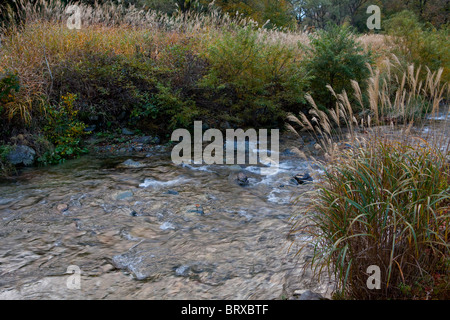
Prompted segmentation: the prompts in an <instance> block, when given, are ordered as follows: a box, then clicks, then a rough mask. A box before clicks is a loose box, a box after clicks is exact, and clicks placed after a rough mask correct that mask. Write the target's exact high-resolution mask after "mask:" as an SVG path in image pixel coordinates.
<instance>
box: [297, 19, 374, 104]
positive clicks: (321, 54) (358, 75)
mask: <svg viewBox="0 0 450 320" xmlns="http://www.w3.org/2000/svg"><path fill="white" fill-rule="evenodd" d="M307 52H308V56H307V59H306V61H305V63H306V68H307V70H308V72H309V73H310V74H311V75H313V76H314V78H313V80H312V81H311V86H310V91H311V95H312V96H313V97H314V100H315V101H316V103H317V104H318V105H319V107H325V108H332V107H334V105H335V104H334V100H333V98H332V96H331V95H330V92H329V91H328V89H327V88H326V86H327V85H330V86H331V87H332V88H334V90H335V91H336V92H342V90H345V91H346V92H347V93H350V92H352V86H351V80H355V81H357V82H358V83H359V84H360V87H361V90H362V92H365V88H366V86H367V83H366V80H367V78H368V77H369V76H370V70H369V68H368V65H367V64H371V63H372V57H371V56H372V55H371V53H370V51H369V52H368V53H365V52H364V49H363V47H362V45H361V44H359V43H358V42H357V40H356V37H355V35H354V34H353V33H352V32H351V31H350V29H349V28H348V27H340V26H333V25H331V26H329V27H328V28H327V29H326V30H320V31H319V32H318V34H317V36H312V37H311V44H310V47H309V48H307Z"/></svg>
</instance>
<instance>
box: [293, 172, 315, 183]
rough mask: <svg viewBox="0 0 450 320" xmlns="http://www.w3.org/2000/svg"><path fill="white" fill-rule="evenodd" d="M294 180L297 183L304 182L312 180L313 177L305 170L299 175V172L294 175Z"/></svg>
mask: <svg viewBox="0 0 450 320" xmlns="http://www.w3.org/2000/svg"><path fill="white" fill-rule="evenodd" d="M294 180H295V181H296V182H297V183H298V184H304V183H307V182H312V181H313V178H312V177H311V176H310V175H309V173H308V172H306V173H305V174H303V175H301V174H297V175H296V176H295V177H294Z"/></svg>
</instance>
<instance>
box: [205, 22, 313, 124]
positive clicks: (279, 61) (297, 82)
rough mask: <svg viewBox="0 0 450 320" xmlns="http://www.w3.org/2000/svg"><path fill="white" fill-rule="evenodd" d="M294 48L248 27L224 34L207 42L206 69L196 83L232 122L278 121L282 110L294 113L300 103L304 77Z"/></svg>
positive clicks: (269, 122) (257, 122)
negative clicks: (267, 37)
mask: <svg viewBox="0 0 450 320" xmlns="http://www.w3.org/2000/svg"><path fill="white" fill-rule="evenodd" d="M298 52H299V50H298V48H292V47H289V46H288V45H284V44H282V43H281V42H275V43H271V42H269V41H268V40H267V39H266V38H265V37H263V38H262V39H261V38H258V34H257V33H256V32H255V31H253V30H251V28H240V29H238V30H236V31H234V32H231V31H230V32H224V34H223V35H222V36H221V37H219V38H217V39H215V40H213V41H212V43H211V44H210V45H209V46H208V49H207V53H206V55H207V59H208V62H209V67H210V68H209V72H208V74H207V75H206V76H205V77H204V79H203V80H202V83H201V85H202V86H203V87H205V88H208V89H210V90H211V92H210V96H209V97H210V100H212V101H211V102H212V104H213V105H215V106H216V108H217V109H219V110H221V111H223V113H222V115H227V114H228V116H229V117H232V118H234V119H236V122H237V123H236V124H237V125H245V124H251V125H253V126H261V125H276V124H280V123H281V121H280V119H282V118H283V116H284V112H285V111H292V112H296V111H298V110H299V107H300V104H301V103H303V102H304V99H303V97H304V92H305V87H306V84H307V81H308V78H307V77H306V73H305V72H304V68H303V66H302V64H301V63H300V59H299V57H298Z"/></svg>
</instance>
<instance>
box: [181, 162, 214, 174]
mask: <svg viewBox="0 0 450 320" xmlns="http://www.w3.org/2000/svg"><path fill="white" fill-rule="evenodd" d="M181 166H182V167H183V168H188V169H191V170H196V171H205V172H214V171H212V170H210V169H209V167H210V166H209V165H200V166H192V165H190V164H187V163H182V164H181Z"/></svg>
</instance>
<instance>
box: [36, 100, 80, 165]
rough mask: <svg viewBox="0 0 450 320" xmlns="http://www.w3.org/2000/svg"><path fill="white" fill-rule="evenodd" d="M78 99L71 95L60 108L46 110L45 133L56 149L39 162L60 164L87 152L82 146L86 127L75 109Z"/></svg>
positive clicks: (49, 107) (46, 153)
mask: <svg viewBox="0 0 450 320" xmlns="http://www.w3.org/2000/svg"><path fill="white" fill-rule="evenodd" d="M76 98H77V97H76V95H73V94H70V93H69V94H67V95H66V96H62V102H61V103H60V104H59V105H58V106H52V105H50V106H48V107H47V108H46V119H47V124H46V125H45V126H44V132H45V135H46V137H47V138H48V140H49V141H50V142H51V143H52V144H53V145H54V146H55V148H54V150H49V151H47V152H45V153H44V154H43V155H42V156H41V157H39V159H38V161H39V162H41V163H43V164H47V163H60V162H62V161H64V160H65V159H72V158H76V157H78V156H80V155H81V154H83V153H86V152H87V150H86V149H85V148H83V147H82V146H81V138H82V136H83V135H84V134H85V132H84V129H85V128H86V125H85V124H84V123H83V122H81V121H79V120H78V119H77V113H78V111H76V110H75V109H74V103H75V100H76Z"/></svg>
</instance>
